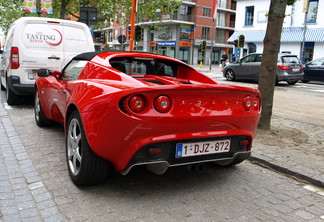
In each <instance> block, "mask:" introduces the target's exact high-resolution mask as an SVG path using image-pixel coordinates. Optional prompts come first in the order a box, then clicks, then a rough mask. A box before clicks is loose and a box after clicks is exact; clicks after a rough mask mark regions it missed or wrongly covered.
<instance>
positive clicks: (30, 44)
mask: <svg viewBox="0 0 324 222" xmlns="http://www.w3.org/2000/svg"><path fill="white" fill-rule="evenodd" d="M22 28H23V33H22V36H21V42H22V44H19V45H20V46H21V47H22V48H21V49H19V52H20V68H22V69H25V71H26V72H28V76H29V75H30V73H35V70H37V69H40V68H47V69H51V70H60V69H61V64H62V62H63V56H64V55H63V26H62V24H61V23H60V22H53V21H46V20H26V21H25V24H23V25H22ZM29 79H30V76H29Z"/></svg>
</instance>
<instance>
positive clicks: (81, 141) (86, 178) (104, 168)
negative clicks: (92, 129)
mask: <svg viewBox="0 0 324 222" xmlns="http://www.w3.org/2000/svg"><path fill="white" fill-rule="evenodd" d="M66 160H67V166H68V170H69V174H70V178H71V180H72V181H73V183H74V184H75V185H77V186H87V185H95V184H98V183H101V182H103V181H104V180H105V179H106V178H107V176H108V174H109V172H110V171H111V169H112V167H111V165H110V164H109V162H107V161H106V160H104V159H102V158H100V157H99V156H97V155H96V154H95V153H94V152H93V151H92V150H91V148H90V146H89V143H88V141H87V138H86V135H85V132H84V128H83V124H82V120H81V117H80V114H79V112H78V111H77V110H74V111H73V112H72V113H71V115H70V116H69V118H68V122H67V128H66Z"/></svg>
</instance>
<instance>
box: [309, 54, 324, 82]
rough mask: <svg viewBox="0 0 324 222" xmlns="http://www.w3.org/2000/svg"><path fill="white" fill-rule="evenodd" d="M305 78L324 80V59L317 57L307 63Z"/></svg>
mask: <svg viewBox="0 0 324 222" xmlns="http://www.w3.org/2000/svg"><path fill="white" fill-rule="evenodd" d="M305 79H307V80H313V81H324V59H317V60H314V61H312V62H309V63H308V64H306V69H305Z"/></svg>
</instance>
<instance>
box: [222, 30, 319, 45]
mask: <svg viewBox="0 0 324 222" xmlns="http://www.w3.org/2000/svg"><path fill="white" fill-rule="evenodd" d="M303 33H304V30H303V28H283V29H282V33H281V42H302V41H303ZM239 35H244V36H245V41H246V42H263V39H264V37H265V30H256V31H252V30H251V31H235V32H234V33H233V35H232V36H231V37H230V38H229V39H228V40H227V41H228V42H234V39H237V37H238V36H239ZM305 41H306V42H324V29H314V28H313V29H312V28H308V29H306V35H305Z"/></svg>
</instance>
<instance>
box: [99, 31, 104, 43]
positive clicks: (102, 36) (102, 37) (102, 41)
mask: <svg viewBox="0 0 324 222" xmlns="http://www.w3.org/2000/svg"><path fill="white" fill-rule="evenodd" d="M100 43H101V44H104V43H105V33H104V32H101V33H100Z"/></svg>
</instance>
